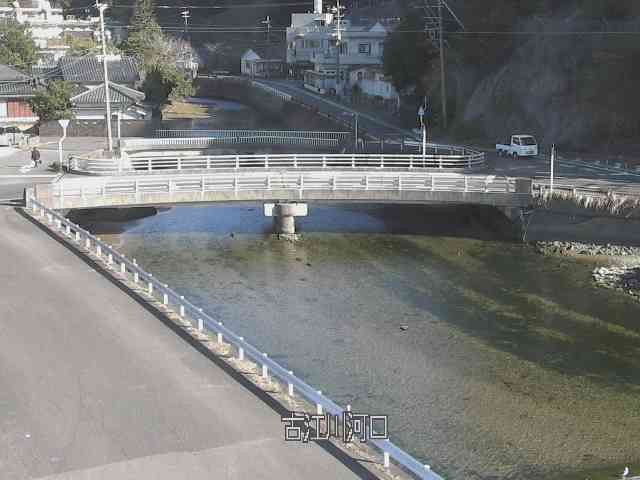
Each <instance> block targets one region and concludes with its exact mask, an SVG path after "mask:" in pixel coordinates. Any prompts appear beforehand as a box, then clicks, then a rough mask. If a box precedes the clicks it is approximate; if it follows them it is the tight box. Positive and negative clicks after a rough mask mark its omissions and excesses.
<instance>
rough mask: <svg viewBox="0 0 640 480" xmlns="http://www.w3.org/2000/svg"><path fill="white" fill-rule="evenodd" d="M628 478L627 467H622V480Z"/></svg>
mask: <svg viewBox="0 0 640 480" xmlns="http://www.w3.org/2000/svg"><path fill="white" fill-rule="evenodd" d="M628 476H629V467H624V471H623V472H622V478H627V477H628Z"/></svg>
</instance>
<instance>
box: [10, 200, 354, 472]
mask: <svg viewBox="0 0 640 480" xmlns="http://www.w3.org/2000/svg"><path fill="white" fill-rule="evenodd" d="M51 236H52V235H51V234H50V233H48V232H47V231H45V230H43V229H41V228H39V227H38V226H37V225H36V224H34V223H32V222H30V221H28V220H27V219H26V218H25V217H23V216H22V215H21V214H20V213H19V212H18V211H16V210H15V209H12V208H1V209H0V264H1V265H2V266H3V268H2V278H3V284H2V285H3V295H2V300H1V301H0V318H2V320H3V322H2V325H1V326H0V329H1V331H2V334H1V335H0V405H2V412H3V414H4V415H5V416H6V418H5V420H6V421H2V422H0V437H2V439H3V442H2V445H3V448H2V451H3V454H2V461H0V478H2V479H6V480H14V479H22V478H41V477H46V478H50V479H52V480H53V479H56V480H63V479H64V480H79V479H81V478H92V479H99V480H102V479H111V478H125V477H126V478H157V479H167V480H168V479H172V480H174V479H177V478H184V479H187V478H188V479H194V480H199V479H203V480H204V479H210V478H223V477H224V478H229V477H231V476H232V477H234V478H265V479H267V478H269V479H272V478H317V479H321V478H361V476H363V475H364V476H366V473H363V470H362V469H361V468H360V467H359V466H358V465H357V464H355V463H354V462H350V460H349V459H348V458H343V459H342V460H343V461H345V462H346V464H345V463H342V462H341V461H339V460H338V459H336V458H335V457H334V456H332V455H331V454H329V453H328V452H327V451H326V450H324V449H323V448H321V447H320V446H319V445H317V444H301V443H291V442H284V440H283V427H282V423H281V421H280V415H279V414H278V413H277V412H276V411H274V410H273V409H272V406H270V405H269V404H268V403H267V402H265V401H263V400H264V399H260V398H259V395H258V394H257V393H256V392H253V391H251V390H249V389H246V388H245V387H243V385H241V383H239V382H237V381H236V380H237V378H236V377H237V376H234V374H233V373H232V372H231V371H230V370H228V369H227V368H225V367H224V366H223V365H222V364H220V363H217V362H215V360H214V359H212V358H211V357H208V356H207V355H206V354H203V353H204V352H202V351H199V347H198V346H197V345H195V344H194V343H192V342H191V341H189V340H188V338H187V337H186V336H185V335H184V333H181V332H180V331H179V329H177V328H176V327H175V326H172V325H171V324H170V322H167V321H166V320H164V321H161V319H162V317H161V316H159V315H158V313H157V312H156V310H155V309H154V308H153V306H151V305H148V306H146V307H145V306H144V305H142V304H141V303H140V302H139V301H137V300H136V297H135V295H133V294H129V295H126V294H123V287H122V286H121V285H120V284H119V283H118V282H116V281H113V280H112V279H111V277H110V276H108V275H106V276H103V275H100V274H98V272H99V271H101V270H102V267H101V266H100V265H99V264H98V263H95V262H91V261H90V259H89V258H88V257H84V259H83V258H79V256H80V257H83V254H81V253H79V252H78V253H74V252H73V251H71V250H69V249H68V248H66V247H65V246H64V245H62V244H61V243H59V242H56V241H54V240H53V239H52V238H51ZM85 260H89V263H86V262H85ZM163 322H164V323H163ZM167 326H170V327H171V328H167ZM172 329H173V330H174V331H172ZM177 333H179V334H177ZM212 360H214V361H212ZM257 395H258V396H257Z"/></svg>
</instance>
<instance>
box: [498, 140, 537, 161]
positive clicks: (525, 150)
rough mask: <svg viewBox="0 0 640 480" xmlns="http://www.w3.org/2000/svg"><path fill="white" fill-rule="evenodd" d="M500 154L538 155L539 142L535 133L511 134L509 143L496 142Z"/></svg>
mask: <svg viewBox="0 0 640 480" xmlns="http://www.w3.org/2000/svg"><path fill="white" fill-rule="evenodd" d="M496 151H497V152H498V155H505V156H510V157H513V158H518V157H536V156H537V155H538V142H536V139H535V137H534V136H533V135H511V141H510V142H509V143H498V144H496Z"/></svg>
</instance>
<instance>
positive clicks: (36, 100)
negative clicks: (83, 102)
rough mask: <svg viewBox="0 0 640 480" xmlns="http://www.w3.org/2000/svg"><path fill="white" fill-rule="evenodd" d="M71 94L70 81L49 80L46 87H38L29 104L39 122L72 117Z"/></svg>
mask: <svg viewBox="0 0 640 480" xmlns="http://www.w3.org/2000/svg"><path fill="white" fill-rule="evenodd" d="M71 94H72V87H71V84H70V83H68V82H64V81H60V80H56V81H53V82H50V83H49V84H48V85H47V86H46V87H41V88H39V89H38V90H37V91H36V94H35V96H34V97H32V98H31V99H30V100H29V105H31V110H33V112H34V113H35V114H36V115H38V117H40V122H41V123H42V122H48V121H50V120H60V119H64V118H66V119H70V118H72V117H73V112H72V111H71V107H72V105H71Z"/></svg>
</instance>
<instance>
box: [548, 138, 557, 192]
mask: <svg viewBox="0 0 640 480" xmlns="http://www.w3.org/2000/svg"><path fill="white" fill-rule="evenodd" d="M555 162H556V145H555V144H553V145H552V146H551V172H550V175H549V196H550V197H551V200H552V199H553V168H554V164H555Z"/></svg>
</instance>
